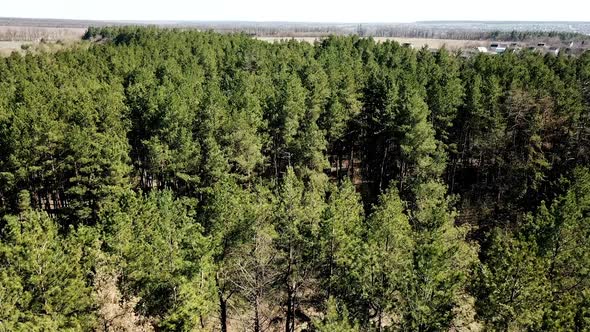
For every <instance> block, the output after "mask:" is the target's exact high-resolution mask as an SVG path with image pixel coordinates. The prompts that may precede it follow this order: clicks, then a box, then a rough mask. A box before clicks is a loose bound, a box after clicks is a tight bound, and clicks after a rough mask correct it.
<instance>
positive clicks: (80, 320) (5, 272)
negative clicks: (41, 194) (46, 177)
mask: <svg viewBox="0 0 590 332" xmlns="http://www.w3.org/2000/svg"><path fill="white" fill-rule="evenodd" d="M23 195H28V193H26V192H25V193H23ZM24 204H25V203H23V205H24ZM3 224H4V226H3V229H2V242H0V329H1V330H3V331H44V330H66V331H86V330H88V329H92V328H93V325H94V318H95V316H94V313H93V297H92V294H91V291H92V287H91V285H90V282H89V280H88V275H87V274H88V273H89V272H90V269H91V268H92V254H93V251H94V250H97V249H98V248H97V246H96V242H95V241H93V239H92V235H91V231H90V230H86V229H83V228H81V229H79V230H77V231H75V230H71V233H70V234H69V235H67V236H64V235H61V234H60V233H59V229H58V225H57V224H56V223H55V221H54V220H52V219H51V218H50V217H49V216H48V215H47V214H46V213H45V212H42V211H38V210H33V209H31V208H30V207H26V209H24V210H23V211H21V212H20V214H19V215H18V216H16V215H14V216H5V217H4V219H3ZM89 231H90V233H89Z"/></svg>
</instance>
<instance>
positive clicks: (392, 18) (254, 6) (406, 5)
mask: <svg viewBox="0 0 590 332" xmlns="http://www.w3.org/2000/svg"><path fill="white" fill-rule="evenodd" d="M0 2H1V4H0V17H34V18H70V19H96V20H242V21H299V22H413V21H417V20H529V21H530V20H552V21H562V20H563V21H568V20H570V21H571V20H573V21H590V0H559V1H557V0H486V1H480V0H477V1H476V0H423V1H418V0H403V1H399V0H328V1H325V0H324V1H322V0H290V1H282V0H251V1H244V0H141V1H140V0H99V1H86V0H0Z"/></svg>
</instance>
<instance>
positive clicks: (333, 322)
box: [315, 297, 359, 332]
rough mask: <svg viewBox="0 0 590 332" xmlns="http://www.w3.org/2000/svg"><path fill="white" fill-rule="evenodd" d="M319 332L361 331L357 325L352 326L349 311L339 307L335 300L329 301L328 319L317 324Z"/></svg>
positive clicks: (316, 328)
mask: <svg viewBox="0 0 590 332" xmlns="http://www.w3.org/2000/svg"><path fill="white" fill-rule="evenodd" d="M315 330H316V331H318V332H355V331H359V328H358V326H357V325H352V324H351V323H350V321H349V319H348V310H346V307H345V306H340V307H339V306H338V305H337V303H336V300H334V298H332V297H331V298H329V299H328V301H327V308H326V317H325V318H324V319H323V321H318V322H316V323H315Z"/></svg>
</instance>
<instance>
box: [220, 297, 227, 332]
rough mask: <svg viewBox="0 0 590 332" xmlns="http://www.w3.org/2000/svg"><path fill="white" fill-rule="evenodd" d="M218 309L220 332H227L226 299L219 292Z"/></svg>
mask: <svg viewBox="0 0 590 332" xmlns="http://www.w3.org/2000/svg"><path fill="white" fill-rule="evenodd" d="M219 311H220V312H219V314H220V317H219V318H220V320H221V332H227V300H224V299H223V296H222V295H221V294H219Z"/></svg>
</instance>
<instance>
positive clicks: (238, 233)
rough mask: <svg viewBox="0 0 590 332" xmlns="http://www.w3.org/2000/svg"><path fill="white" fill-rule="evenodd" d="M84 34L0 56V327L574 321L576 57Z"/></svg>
mask: <svg viewBox="0 0 590 332" xmlns="http://www.w3.org/2000/svg"><path fill="white" fill-rule="evenodd" d="M529 37H530V36H528V35H518V34H515V35H514V36H512V35H511V36H510V38H516V39H520V38H525V39H526V38H529ZM553 37H559V36H557V35H554V36H553ZM84 38H85V39H86V40H87V41H85V42H84V44H83V45H82V46H80V47H71V48H69V47H68V48H64V49H63V50H60V51H57V52H51V53H30V52H29V53H27V54H26V55H24V56H21V55H19V54H16V53H15V54H13V55H11V56H10V57H7V58H1V59H0V216H1V217H2V222H1V223H0V228H1V233H0V324H1V325H0V329H4V330H17V331H18V330H91V329H97V330H106V329H109V328H112V329H115V328H118V327H117V326H118V325H117V324H123V323H121V322H122V321H126V323H125V324H127V325H125V324H124V325H125V326H127V327H139V326H141V327H142V328H145V329H150V328H153V329H156V330H174V331H190V330H206V331H210V330H216V329H221V330H222V331H223V332H225V331H227V330H228V329H236V330H254V331H263V330H278V329H281V330H282V329H283V328H284V330H285V331H286V332H293V331H296V330H304V329H311V330H313V329H314V328H315V329H317V330H330V331H340V330H342V331H352V330H354V331H358V330H363V331H365V330H366V331H371V330H377V331H383V330H411V331H416V330H418V331H441V330H461V329H466V328H469V329H476V328H477V327H478V326H480V325H481V324H483V325H484V326H483V328H485V329H489V330H544V331H570V330H574V331H584V330H588V326H589V324H590V323H589V319H590V318H589V317H590V303H589V300H588V298H589V297H590V288H589V285H588V280H589V278H588V273H589V271H590V258H589V256H588V252H589V251H588V247H589V246H590V244H589V242H588V239H589V238H590V228H589V225H590V224H589V222H588V215H589V211H588V209H589V206H590V204H589V196H588V193H589V192H590V188H588V186H589V183H590V176H589V175H588V174H589V172H588V170H587V169H588V167H589V163H590V158H589V156H590V153H588V152H589V151H590V53H588V52H587V53H585V54H582V55H580V56H566V55H559V56H542V55H539V54H537V53H534V52H528V51H521V52H508V53H505V54H503V55H498V56H490V55H486V54H478V55H459V54H454V53H451V52H449V51H447V50H445V49H441V50H438V51H436V52H432V51H430V50H428V49H426V48H424V49H422V50H418V51H414V50H412V49H411V48H408V47H402V46H401V45H399V44H398V43H396V42H392V41H387V42H379V43H378V42H376V41H374V40H373V39H371V38H359V37H357V36H330V37H327V38H324V39H322V40H321V41H319V42H316V43H314V44H310V43H306V42H298V41H296V40H287V41H282V42H277V43H267V42H264V41H260V40H256V39H253V38H251V37H249V36H247V35H246V34H217V33H213V32H199V31H193V30H190V29H182V30H175V29H161V28H157V27H123V26H121V27H103V28H90V29H89V30H88V32H87V34H86V35H85V37H84ZM478 248H481V249H480V250H479V253H478V255H476V253H477V252H478ZM478 258H479V262H478ZM345 308H346V309H345ZM475 312H477V317H475V318H474V317H473V316H474V313H475ZM115 316H116V317H115ZM109 317H110V318H109ZM113 317H115V318H113ZM321 317H323V318H324V319H320V318H321ZM475 319H477V320H479V322H476V321H475ZM353 321H354V323H353ZM357 323H358V324H357ZM99 325H101V326H99ZM281 325H282V326H281ZM121 328H123V327H121Z"/></svg>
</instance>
